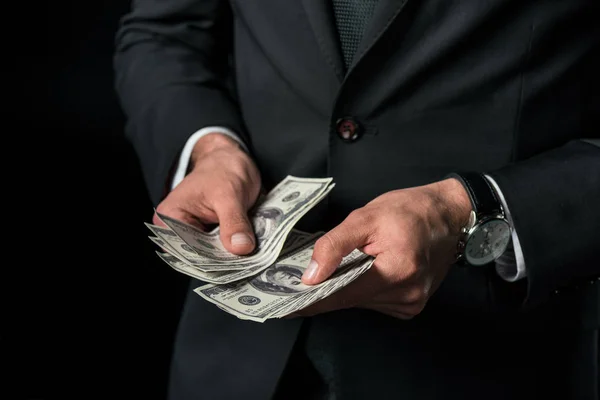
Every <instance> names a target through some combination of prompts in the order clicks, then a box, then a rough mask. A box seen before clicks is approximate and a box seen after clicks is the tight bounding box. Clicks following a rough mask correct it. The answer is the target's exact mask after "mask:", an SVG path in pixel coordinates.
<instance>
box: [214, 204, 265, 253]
mask: <svg viewBox="0 0 600 400" xmlns="http://www.w3.org/2000/svg"><path fill="white" fill-rule="evenodd" d="M213 209H214V211H215V213H216V214H217V218H218V219H219V229H220V234H221V242H222V243H223V246H224V247H225V248H226V249H227V250H228V251H229V252H231V253H234V254H239V255H244V254H248V253H251V252H252V251H253V250H254V247H255V242H256V240H255V238H254V232H253V230H252V225H251V224H250V220H249V219H248V212H247V210H246V209H245V207H244V206H243V205H242V202H241V200H239V199H237V198H228V199H219V200H217V204H215V205H214V206H213Z"/></svg>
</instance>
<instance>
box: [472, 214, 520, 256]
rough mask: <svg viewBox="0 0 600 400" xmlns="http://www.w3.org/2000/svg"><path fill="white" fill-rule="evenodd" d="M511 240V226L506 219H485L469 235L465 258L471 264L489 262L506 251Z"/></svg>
mask: <svg viewBox="0 0 600 400" xmlns="http://www.w3.org/2000/svg"><path fill="white" fill-rule="evenodd" d="M509 240H510V227H509V226H508V223H507V222H506V221H505V220H503V219H492V220H489V221H485V222H484V223H482V224H481V225H479V226H478V227H476V228H475V231H474V232H473V233H472V234H471V236H470V237H469V239H468V241H467V245H466V246H465V258H466V260H467V262H468V263H469V264H471V265H484V264H488V263H490V262H492V261H494V260H495V259H497V258H498V257H500V255H502V253H504V250H506V246H508V241H509Z"/></svg>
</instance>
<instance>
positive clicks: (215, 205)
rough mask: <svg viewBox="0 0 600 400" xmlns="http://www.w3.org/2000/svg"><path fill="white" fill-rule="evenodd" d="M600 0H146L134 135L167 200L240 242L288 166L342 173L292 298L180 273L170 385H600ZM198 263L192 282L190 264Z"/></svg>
mask: <svg viewBox="0 0 600 400" xmlns="http://www.w3.org/2000/svg"><path fill="white" fill-rule="evenodd" d="M598 18H600V4H598V2H595V1H590V0H569V1H548V0H530V1H510V0H487V1H475V0H467V1H447V0H378V1H377V0H332V1H327V0H303V1H276V0H260V1H259V0H231V1H225V0H210V1H209V0H204V1H200V0H171V1H168V2H166V1H160V0H136V1H134V2H133V5H132V9H131V12H130V13H129V14H127V15H126V16H125V17H124V18H123V20H122V22H121V26H120V29H119V31H118V34H117V47H116V54H115V71H116V88H117V91H118V94H119V98H120V100H121V103H122V106H123V109H124V111H125V113H126V115H127V117H128V125H127V129H126V131H127V135H128V138H129V139H130V140H131V142H132V143H133V144H134V146H135V148H136V150H137V153H138V155H139V158H140V162H141V165H142V168H143V171H144V176H145V179H146V183H147V186H148V189H149V192H150V194H151V196H152V199H153V202H154V204H155V205H156V206H157V207H158V209H159V211H161V212H163V213H165V214H167V215H170V216H172V217H175V218H179V219H182V220H184V221H186V222H189V223H192V224H196V225H197V226H199V227H200V228H208V226H209V225H212V224H216V223H218V224H219V225H220V227H221V230H220V232H221V240H222V242H223V244H224V246H225V247H226V248H227V249H228V250H229V251H231V252H232V253H235V254H240V255H244V254H248V253H250V252H251V251H252V250H253V248H254V246H255V243H256V236H255V233H256V232H253V230H252V226H251V224H250V223H249V220H248V217H247V210H248V209H249V208H250V207H252V205H253V204H254V202H255V201H256V199H257V197H258V195H259V193H260V192H261V190H269V189H270V188H272V187H273V185H274V184H276V183H277V182H279V181H280V180H281V179H283V178H284V177H285V176H286V175H288V174H291V175H297V176H304V177H325V176H331V177H333V178H334V181H335V182H336V187H335V189H334V190H333V191H332V193H331V194H330V195H329V196H328V197H327V199H326V200H324V201H323V203H322V204H320V205H319V206H318V207H317V208H315V209H314V210H312V211H311V212H310V213H309V214H308V215H307V216H306V218H304V219H303V220H302V221H301V227H302V228H303V229H305V230H311V231H316V230H321V229H322V230H326V231H327V233H326V234H325V235H324V236H323V237H322V238H320V239H319V241H318V242H317V243H316V246H315V250H314V253H313V255H312V261H311V262H310V264H309V266H308V268H307V270H306V271H305V272H304V275H303V276H302V281H303V282H304V283H306V284H316V283H319V282H322V281H323V280H325V279H327V278H328V276H330V274H331V273H332V272H333V270H334V269H335V267H336V266H337V265H338V263H339V262H340V260H341V258H342V257H343V256H345V255H346V254H348V253H349V252H351V251H352V250H353V249H355V248H360V249H361V250H362V251H364V252H365V253H367V254H370V255H373V256H375V257H376V258H375V263H374V266H373V268H372V269H371V270H370V271H368V272H367V273H366V274H365V275H364V276H362V277H361V278H360V279H358V280H357V281H355V282H353V283H352V284H350V285H348V286H347V287H346V288H344V289H343V290H341V291H339V292H338V293H335V294H334V295H332V296H330V297H328V298H327V299H324V300H322V301H321V302H319V303H316V304H314V305H313V306H311V307H309V308H307V309H305V310H302V311H301V312H300V313H299V314H297V315H294V316H292V317H291V318H286V319H282V320H274V321H268V322H266V323H264V324H256V323H251V322H248V321H242V320H238V319H236V318H235V317H232V316H230V315H228V314H227V313H224V312H222V311H220V310H219V309H217V308H216V307H214V306H213V305H211V304H209V303H207V302H204V301H202V299H200V298H199V297H198V296H197V295H195V294H194V293H192V292H191V291H190V294H189V296H188V298H187V301H186V305H185V309H184V311H183V314H182V317H181V321H180V325H179V331H178V335H177V339H176V343H175V352H174V355H173V360H172V368H171V375H170V397H171V398H172V399H217V398H219V399H220V398H223V399H237V398H245V399H248V398H252V399H269V398H275V399H294V398H301V399H355V398H356V399H371V398H376V399H380V398H381V399H385V398H405V399H420V400H422V399H483V398H484V399H527V400H531V399H537V398H545V397H549V398H561V399H597V398H598V375H599V369H598V364H599V362H598V347H599V339H598V329H599V323H600V316H599V313H600V305H599V303H600V291H599V287H600V283H597V282H598V276H599V275H600V261H599V259H600V257H599V255H598V250H597V249H598V246H599V245H600V239H599V237H600V236H598V230H599V229H600V222H599V221H600V210H599V207H598V204H600V148H598V139H599V137H600V100H599V95H598V94H599V93H600V87H599V79H598V75H599V71H600V57H599V53H600V51H599V47H600V46H599V44H600V28H599V27H600V25H599V24H598V23H597V21H598ZM200 284H201V283H200V282H198V281H194V282H192V285H193V287H195V286H198V285H200Z"/></svg>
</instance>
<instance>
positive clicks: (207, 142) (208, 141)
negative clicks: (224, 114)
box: [190, 132, 243, 168]
mask: <svg viewBox="0 0 600 400" xmlns="http://www.w3.org/2000/svg"><path fill="white" fill-rule="evenodd" d="M221 149H223V150H227V149H231V150H234V151H243V149H242V147H241V146H240V144H239V143H238V142H236V141H235V140H233V139H232V138H230V137H228V136H226V135H223V134H221V133H219V132H213V133H209V134H207V135H205V136H203V137H201V138H200V139H199V140H198V141H197V142H196V144H195V145H194V148H193V149H192V154H191V156H190V168H193V166H194V165H195V164H196V162H197V161H198V160H199V159H201V158H202V157H204V156H206V155H207V154H210V153H212V152H214V151H215V150H221Z"/></svg>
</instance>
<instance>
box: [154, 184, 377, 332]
mask: <svg viewBox="0 0 600 400" xmlns="http://www.w3.org/2000/svg"><path fill="white" fill-rule="evenodd" d="M333 187H334V183H333V182H332V179H331V178H323V179H309V178H298V177H293V176H287V177H286V178H285V179H284V180H283V181H282V182H281V183H280V184H278V185H277V186H276V187H275V188H273V190H272V191H271V192H269V193H268V194H267V195H266V196H263V197H262V198H261V199H260V200H259V204H258V205H257V206H256V207H255V208H254V209H253V210H252V211H251V212H250V220H251V222H252V225H253V228H254V232H255V237H256V241H257V243H256V250H255V252H254V253H253V254H252V255H249V256H237V255H234V254H231V253H229V252H228V251H227V250H226V249H225V248H224V247H223V245H222V243H221V240H220V236H219V234H220V232H219V229H218V228H216V229H214V230H212V231H211V232H203V231H201V230H199V229H197V228H195V227H194V226H191V225H189V224H186V223H183V222H181V221H178V220H176V219H173V218H170V217H168V216H165V215H162V214H159V213H157V216H158V217H159V218H160V219H161V220H162V221H163V222H164V223H165V225H166V226H167V227H161V226H156V225H152V224H146V226H147V227H148V228H149V229H150V231H152V233H153V234H154V236H150V237H149V238H150V240H152V242H153V243H155V244H156V245H157V246H158V247H159V248H160V249H161V250H162V251H163V252H159V251H157V255H158V256H159V257H160V258H161V259H162V260H163V261H164V262H165V263H166V264H168V265H169V266H170V267H171V268H173V269H174V270H176V271H178V272H180V273H182V274H185V275H188V276H190V277H192V278H195V279H198V280H200V281H204V282H208V284H206V285H204V286H201V287H199V288H197V289H195V290H194V291H195V292H196V293H197V294H198V295H200V296H201V297H202V298H204V299H206V300H207V301H209V302H211V303H213V304H215V305H216V306H217V307H219V308H220V309H222V310H224V311H226V312H228V313H231V314H233V315H235V316H237V317H238V318H241V319H247V320H251V321H256V322H263V321H265V320H267V319H270V318H281V317H283V316H286V315H288V314H290V313H293V312H295V311H298V310H301V309H303V308H305V307H308V306H309V305H310V304H313V303H314V302H316V301H319V300H321V299H323V298H325V297H327V296H329V295H331V294H332V293H334V292H336V291H337V290H339V289H341V288H342V287H344V286H346V285H347V284H349V283H350V282H352V281H353V280H354V279H356V278H358V277H359V276H360V275H361V274H363V273H364V272H365V271H366V270H368V269H369V268H370V267H371V265H372V263H373V258H372V257H370V256H367V255H365V254H364V253H362V252H360V251H358V250H355V251H354V252H352V253H351V254H349V255H348V256H347V257H345V258H344V259H343V261H342V263H341V264H340V266H339V267H338V269H337V270H336V272H335V273H334V274H333V275H332V276H331V277H330V278H329V279H328V280H326V281H325V282H323V283H321V284H319V285H314V286H307V285H304V284H303V283H302V282H301V277H302V274H303V273H304V270H305V269H306V267H307V266H308V264H309V262H310V259H311V257H312V252H313V247H314V244H315V242H316V240H317V239H318V238H319V237H320V236H321V235H322V233H316V234H310V233H306V232H302V231H298V230H296V229H293V227H294V225H295V224H296V223H297V222H298V221H299V220H300V219H301V218H302V216H304V215H305V214H306V213H307V212H308V211H310V209H311V208H312V207H314V206H315V205H316V204H318V203H319V202H320V201H321V200H322V199H323V198H324V197H325V196H326V195H327V194H328V193H329V192H330V191H331V190H332V189H333Z"/></svg>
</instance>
